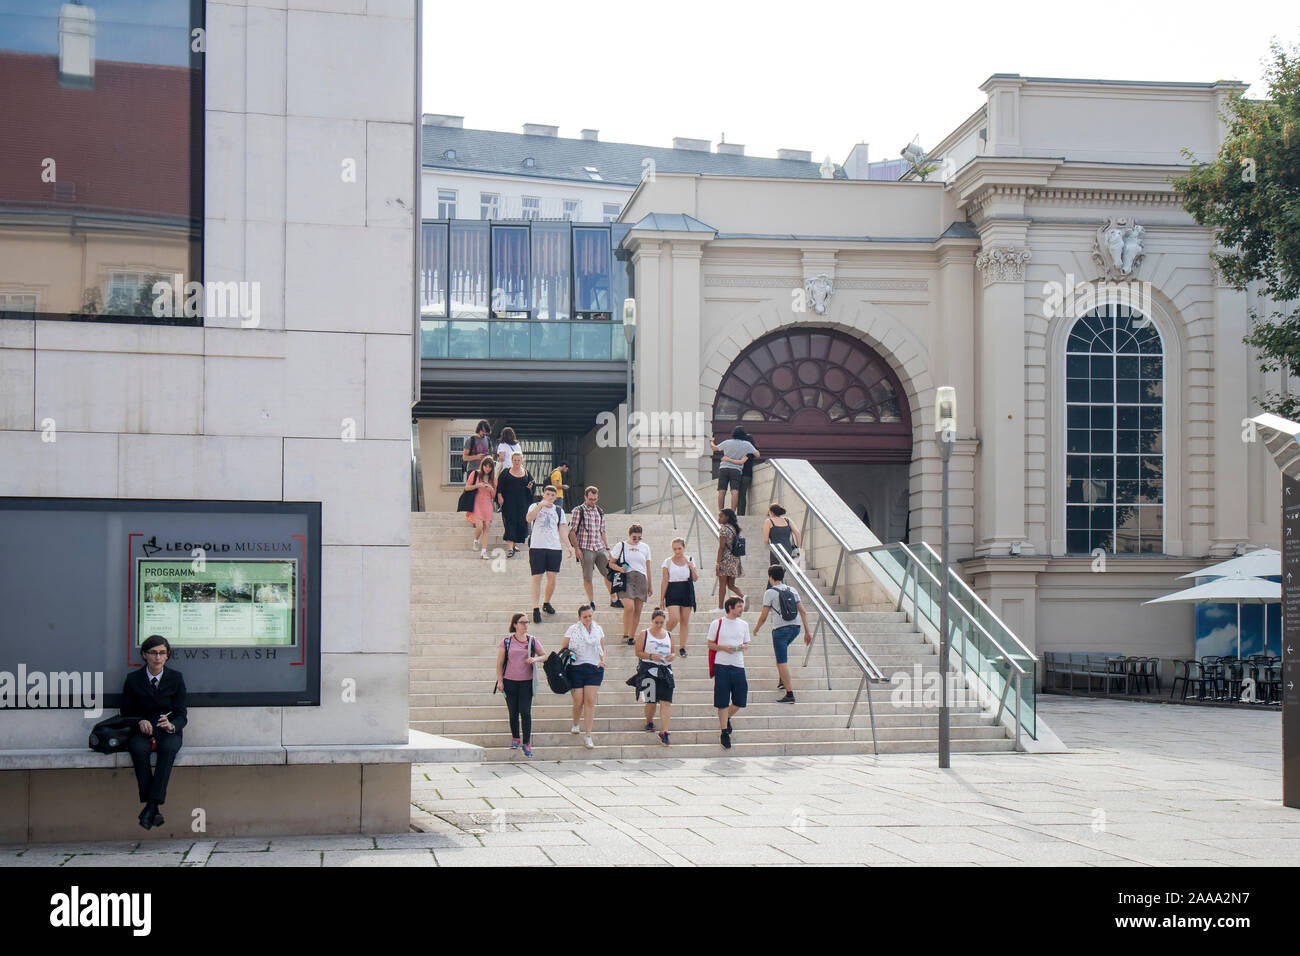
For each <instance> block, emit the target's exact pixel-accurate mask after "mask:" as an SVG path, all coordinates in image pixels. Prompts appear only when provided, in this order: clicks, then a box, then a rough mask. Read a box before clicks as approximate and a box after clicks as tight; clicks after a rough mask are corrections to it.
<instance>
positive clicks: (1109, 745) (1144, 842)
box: [0, 697, 1300, 867]
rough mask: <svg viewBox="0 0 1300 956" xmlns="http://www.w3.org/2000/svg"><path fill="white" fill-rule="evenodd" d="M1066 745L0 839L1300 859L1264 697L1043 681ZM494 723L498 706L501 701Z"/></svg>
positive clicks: (621, 766) (430, 862)
mask: <svg viewBox="0 0 1300 956" xmlns="http://www.w3.org/2000/svg"><path fill="white" fill-rule="evenodd" d="M1040 701H1041V713H1042V715H1043V717H1044V718H1045V719H1046V720H1047V721H1048V722H1049V723H1050V724H1051V726H1052V728H1053V729H1054V730H1055V731H1056V733H1057V734H1058V735H1059V736H1060V737H1061V738H1062V740H1064V741H1065V742H1066V744H1067V745H1069V746H1070V747H1072V748H1075V749H1074V750H1073V751H1072V752H1070V753H1065V754H1040V755H1028V754H991V755H987V756H978V755H954V757H953V761H952V763H953V766H952V769H951V770H949V771H940V770H938V769H937V768H936V767H935V762H936V761H935V757H934V756H933V755H921V754H908V755H889V756H882V757H872V756H834V757H750V758H740V759H737V758H726V757H722V756H719V757H718V758H716V759H701V758H697V759H691V760H682V759H673V758H672V757H671V756H665V758H663V759H659V760H627V761H618V760H592V761H566V762H563V763H555V762H549V763H548V762H547V761H546V759H545V754H544V753H543V752H541V751H538V752H537V753H536V756H534V757H533V759H532V760H531V761H528V762H527V763H525V762H524V761H523V759H522V758H520V760H519V761H517V762H512V763H492V764H483V765H443V764H426V765H420V766H417V767H414V768H413V790H412V801H413V804H414V806H413V807H412V826H413V827H418V828H419V830H420V831H422V832H416V831H415V830H412V832H409V833H400V834H392V835H387V836H373V837H372V836H295V837H274V838H270V839H239V840H222V839H213V840H197V839H196V840H193V841H185V840H167V841H150V840H148V839H147V838H146V839H142V840H141V841H140V842H138V843H114V844H83V845H59V846H36V845H33V846H30V847H21V846H18V847H13V846H10V847H0V866H25V865H38V866H39V865H48V866H65V867H82V866H120V865H130V866H135V865H144V866H496V865H515V866H519V865H539V866H549V865H565V864H615V865H641V864H650V865H672V866H698V865H707V864H785V865H792V864H817V863H827V864H867V865H879V864H888V865H901V866H906V865H909V864H925V863H936V864H963V865H975V866H978V865H984V864H993V865H1007V864H1015V863H1028V864H1052V865H1066V866H1080V865H1090V866H1135V865H1152V866H1160V865H1166V864H1175V863H1176V864H1183V865H1193V866H1215V865H1217V866H1229V865H1233V864H1282V865H1295V864H1297V863H1300V811H1295V810H1288V809H1286V808H1284V807H1283V806H1282V805H1281V795H1282V784H1281V755H1280V750H1281V717H1280V715H1279V714H1278V713H1277V712H1275V711H1274V712H1254V711H1248V710H1226V709H1225V710H1212V709H1209V708H1199V707H1198V708H1192V707H1179V706H1164V705H1158V704H1143V703H1127V702H1119V701H1105V700H1089V699H1082V698H1053V697H1046V698H1040ZM502 719H503V720H504V715H503V718H502Z"/></svg>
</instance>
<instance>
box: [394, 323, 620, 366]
mask: <svg viewBox="0 0 1300 956" xmlns="http://www.w3.org/2000/svg"><path fill="white" fill-rule="evenodd" d="M420 355H421V356H422V357H424V358H445V359H572V360H577V361H587V362H600V361H605V362H609V361H615V362H624V361H626V360H627V339H626V338H624V336H623V323H622V322H613V321H608V320H582V319H579V320H576V321H549V320H542V319H519V320H516V319H423V320H421V322H420Z"/></svg>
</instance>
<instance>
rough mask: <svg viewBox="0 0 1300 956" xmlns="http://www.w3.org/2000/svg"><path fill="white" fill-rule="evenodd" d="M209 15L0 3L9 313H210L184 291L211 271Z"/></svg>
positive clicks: (29, 0) (150, 6) (144, 319)
mask: <svg viewBox="0 0 1300 956" xmlns="http://www.w3.org/2000/svg"><path fill="white" fill-rule="evenodd" d="M191 13H193V14H194V16H195V19H194V20H193V21H192V20H191ZM202 17H203V4H194V3H182V2H178V0H135V2H130V3H127V2H124V0H95V2H90V3H87V4H84V5H83V4H80V3H78V4H75V5H74V4H72V3H64V2H61V0H14V2H8V3H0V219H3V220H4V223H5V227H4V233H3V236H0V278H3V280H4V281H5V282H12V283H14V285H15V286H17V288H14V287H8V288H4V289H3V292H5V293H8V294H7V295H0V310H3V311H22V312H34V311H35V310H36V309H37V308H39V309H40V313H39V314H40V315H41V317H42V318H56V319H57V318H69V317H73V318H93V317H97V316H121V317H127V316H129V317H131V318H132V319H133V320H135V321H139V322H141V323H150V324H154V323H160V322H161V323H184V324H191V325H201V324H202V323H203V310H202V304H201V301H200V300H201V299H202V298H203V297H202V296H198V297H193V296H191V297H187V296H186V294H185V291H184V285H185V284H186V283H188V282H197V281H199V280H202V279H203V278H204V276H203V270H202V266H203V263H202V251H203V220H204V206H203V168H204V155H203V151H202V137H203V131H204V104H205V100H204V96H205V81H204V60H205V56H204V54H203V53H201V52H196V51H193V50H192V49H191V35H190V31H191V30H192V29H194V28H197V27H200V26H202V23H203V20H202ZM51 164H52V165H51ZM113 264H117V265H119V266H120V267H121V268H120V269H118V270H114V269H113V268H112V266H113ZM177 274H179V275H180V283H181V288H180V289H177V288H175V286H174V285H173V283H175V282H176V279H175V278H174V277H175V276H176V275H177ZM236 278H237V279H239V280H246V281H253V280H255V279H256V278H257V276H256V275H249V276H242V275H241V276H238V277H236ZM160 282H162V283H165V284H166V285H165V286H164V287H162V288H160V289H159V292H158V294H155V293H154V291H153V289H154V285H155V284H156V283H160ZM37 292H39V297H37V295H36V293H37ZM187 298H188V301H187ZM38 299H39V301H38ZM155 301H157V303H158V310H159V311H160V312H161V313H162V314H161V315H155V314H154V306H155ZM226 305H227V307H230V303H228V302H227V303H226ZM251 306H252V300H251V299H249V300H248V302H247V305H243V304H242V303H241V302H240V301H237V302H236V303H235V304H234V308H235V309H239V308H244V309H248V310H251ZM187 309H188V313H187ZM240 317H241V318H252V317H253V316H252V313H251V311H249V314H247V315H243V314H241V315H240Z"/></svg>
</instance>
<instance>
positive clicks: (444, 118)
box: [422, 113, 465, 129]
mask: <svg viewBox="0 0 1300 956" xmlns="http://www.w3.org/2000/svg"><path fill="white" fill-rule="evenodd" d="M422 122H423V124H424V125H425V126H444V127H446V128H447V129H464V128H465V117H463V116H451V115H449V114H447V113H425V114H424V119H423V120H422Z"/></svg>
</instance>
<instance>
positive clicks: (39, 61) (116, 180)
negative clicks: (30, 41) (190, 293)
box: [0, 52, 202, 218]
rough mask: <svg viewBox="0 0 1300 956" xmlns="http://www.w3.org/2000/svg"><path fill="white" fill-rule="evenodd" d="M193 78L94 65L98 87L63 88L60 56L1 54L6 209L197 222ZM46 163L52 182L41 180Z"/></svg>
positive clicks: (0, 159)
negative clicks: (51, 171)
mask: <svg viewBox="0 0 1300 956" xmlns="http://www.w3.org/2000/svg"><path fill="white" fill-rule="evenodd" d="M191 77H192V72H191V70H190V69H188V68H186V67H177V66H161V65H156V64H151V63H121V62H115V61H108V60H97V61H96V62H95V82H94V87H93V88H91V89H83V88H76V87H68V86H62V85H60V83H59V60H58V57H57V56H51V55H48V54H36V53H16V52H0V117H3V126H4V129H3V133H2V134H0V206H5V205H8V206H20V207H23V208H31V207H37V208H45V209H50V210H64V209H66V210H69V211H87V212H91V211H94V212H106V213H127V214H132V215H140V216H149V217H167V218H176V217H180V218H188V217H189V216H190V215H191V213H192V212H193V213H197V212H198V210H191V209H190V82H191ZM201 121H202V120H201V119H200V122H201ZM47 157H48V158H51V159H53V160H54V161H55V164H56V166H55V171H56V174H57V182H55V183H47V182H43V181H42V179H41V173H42V168H43V167H42V162H43V161H44V160H45V159H46V158H47ZM200 161H201V158H200Z"/></svg>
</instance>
